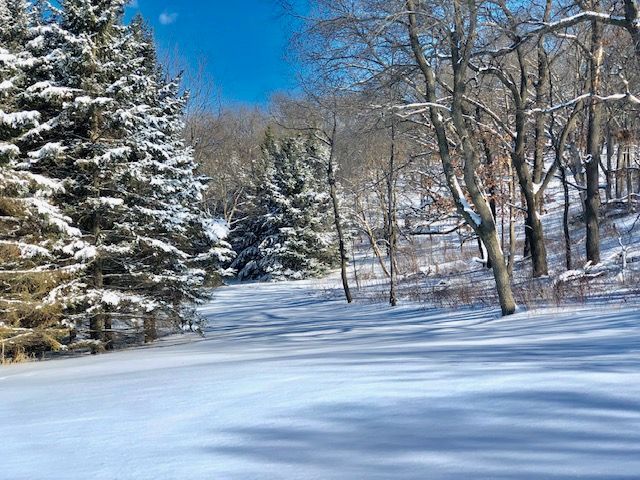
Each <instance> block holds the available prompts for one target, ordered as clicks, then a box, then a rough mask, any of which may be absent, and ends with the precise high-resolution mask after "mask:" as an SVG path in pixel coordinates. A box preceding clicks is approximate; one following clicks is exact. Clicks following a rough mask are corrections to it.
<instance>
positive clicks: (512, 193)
mask: <svg viewBox="0 0 640 480" xmlns="http://www.w3.org/2000/svg"><path fill="white" fill-rule="evenodd" d="M513 177H514V173H513V166H512V165H511V162H509V199H510V202H509V264H508V266H507V271H508V273H509V277H513V268H514V266H515V263H516V240H517V238H516V207H515V205H516V181H515V178H513Z"/></svg>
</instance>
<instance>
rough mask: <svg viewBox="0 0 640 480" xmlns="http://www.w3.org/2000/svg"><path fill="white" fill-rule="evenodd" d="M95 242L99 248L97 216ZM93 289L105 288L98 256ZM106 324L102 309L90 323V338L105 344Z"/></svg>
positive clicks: (94, 219) (100, 260) (96, 220)
mask: <svg viewBox="0 0 640 480" xmlns="http://www.w3.org/2000/svg"><path fill="white" fill-rule="evenodd" d="M92 234H93V241H94V245H95V246H97V245H98V243H99V238H100V217H99V216H98V215H97V214H96V215H94V218H93V231H92ZM93 287H94V288H95V289H96V290H102V289H103V288H104V276H103V272H102V259H101V258H100V255H99V254H98V255H97V256H96V258H95V260H94V262H93ZM105 324H106V314H105V312H104V310H103V307H100V308H99V309H98V311H96V312H95V313H94V314H93V316H92V317H91V320H90V322H89V330H90V334H89V336H90V337H91V339H93V340H98V341H100V342H105V341H106V338H105V334H104V329H105Z"/></svg>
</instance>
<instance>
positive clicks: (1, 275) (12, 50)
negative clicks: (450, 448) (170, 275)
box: [0, 0, 80, 356]
mask: <svg viewBox="0 0 640 480" xmlns="http://www.w3.org/2000/svg"><path fill="white" fill-rule="evenodd" d="M41 27H42V19H41V18H40V17H39V15H38V11H37V10H35V9H34V8H32V6H31V5H30V4H29V3H28V2H26V1H25V0H2V1H0V339H4V340H3V347H4V348H3V350H4V354H5V355H14V356H15V355H17V354H19V353H21V352H25V353H31V352H37V351H40V350H46V349H50V348H54V349H55V348H60V347H61V346H62V345H61V344H60V341H61V340H64V339H67V340H68V336H69V333H70V332H69V329H68V328H67V327H68V326H69V323H68V321H67V313H68V306H69V303H70V302H71V298H72V296H73V294H74V293H75V288H74V285H75V271H76V263H77V262H76V261H75V259H74V258H73V255H72V252H70V250H69V246H70V245H71V244H73V242H75V241H76V240H77V238H76V237H77V236H78V235H79V233H80V232H79V231H78V229H76V228H74V227H72V226H71V225H70V219H69V218H68V217H66V216H64V215H63V214H62V212H61V211H60V209H58V208H57V207H56V206H55V205H53V203H52V198H53V196H54V195H56V194H57V193H59V192H61V191H62V190H63V189H64V187H63V185H62V184H61V183H60V182H58V181H55V180H54V179H52V178H49V177H48V176H46V175H42V174H37V173H34V172H32V171H30V169H29V168H28V167H29V166H30V165H31V164H32V163H33V162H35V161H37V158H38V157H37V155H34V152H33V151H30V149H29V141H28V140H29V137H30V136H32V135H35V134H37V132H39V131H43V130H46V124H45V123H44V122H43V120H44V119H45V117H46V112H45V111H43V110H44V109H43V108H42V107H43V102H41V101H39V100H38V99H37V98H35V97H34V95H33V91H34V90H37V88H38V85H37V84H38V82H39V80H40V78H39V75H40V74H42V72H43V71H46V70H47V61H46V59H45V58H44V57H41V56H39V55H37V53H36V52H33V51H32V47H33V46H34V45H36V44H38V43H39V41H40V29H41Z"/></svg>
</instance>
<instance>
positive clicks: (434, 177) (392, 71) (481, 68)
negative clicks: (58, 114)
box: [192, 0, 640, 315]
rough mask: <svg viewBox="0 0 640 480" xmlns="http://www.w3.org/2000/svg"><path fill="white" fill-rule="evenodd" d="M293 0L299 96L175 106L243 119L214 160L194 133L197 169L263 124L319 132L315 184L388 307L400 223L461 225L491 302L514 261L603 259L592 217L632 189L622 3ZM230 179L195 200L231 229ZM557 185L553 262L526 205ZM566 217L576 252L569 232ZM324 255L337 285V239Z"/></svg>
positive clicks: (510, 300)
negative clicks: (326, 169) (485, 274)
mask: <svg viewBox="0 0 640 480" xmlns="http://www.w3.org/2000/svg"><path fill="white" fill-rule="evenodd" d="M310 5H311V7H310V11H309V12H305V14H304V15H303V17H302V21H301V24H302V26H301V28H300V31H299V33H298V34H297V36H296V37H295V38H294V42H293V47H294V53H295V54H296V55H297V56H298V59H299V60H300V61H301V62H302V63H303V65H304V66H305V68H304V69H303V70H304V71H303V72H302V75H303V82H302V88H303V90H304V94H303V95H301V96H297V97H294V98H284V97H281V98H275V99H274V101H273V102H272V106H271V112H270V114H269V115H261V114H260V113H259V112H255V111H254V112H251V111H236V112H234V113H230V112H222V113H220V114H219V115H218V116H215V115H205V116H201V117H200V118H196V119H192V122H193V125H194V126H195V125H199V126H200V128H202V126H203V125H209V126H210V131H219V130H216V129H222V130H224V129H225V128H226V127H225V126H226V125H231V124H235V125H243V127H245V128H247V130H246V132H245V133H246V137H244V138H247V140H248V142H247V144H245V145H244V147H243V148H242V149H236V148H234V147H233V145H231V143H229V142H226V141H224V139H220V141H219V142H218V143H217V145H218V146H221V147H222V149H223V150H225V149H229V151H233V152H236V153H235V154H237V155H236V157H234V158H236V161H235V164H234V165H233V166H231V165H228V164H227V162H226V161H225V160H222V161H220V162H219V163H216V162H218V160H216V158H218V156H217V155H216V154H212V155H209V156H207V154H206V153H205V151H206V148H204V147H203V148H202V149H201V151H200V154H201V155H203V157H207V158H206V159H205V160H204V162H203V163H204V165H205V168H207V165H211V164H213V163H216V165H217V167H216V168H218V169H220V170H221V171H226V168H227V167H230V168H234V169H235V171H236V172H241V171H246V169H245V167H246V165H245V167H243V162H242V160H239V159H241V158H242V156H243V155H245V156H246V158H255V147H254V151H253V152H251V151H249V150H250V148H249V147H247V145H254V146H255V145H259V142H257V143H256V142H252V141H251V139H252V138H256V136H257V137H259V136H260V133H259V132H261V131H264V128H265V124H270V125H271V128H276V129H279V132H280V133H281V135H283V136H285V137H286V136H288V135H294V136H295V135H304V136H307V137H309V138H313V139H314V141H316V142H318V143H319V144H322V145H324V146H325V148H327V149H328V152H329V155H328V157H330V158H332V159H333V164H334V165H333V166H332V168H331V169H330V171H331V172H332V173H331V174H330V175H329V176H328V177H327V180H328V181H329V183H327V184H326V188H329V185H330V184H331V183H332V182H331V180H329V178H331V177H335V178H337V180H338V183H339V184H340V185H339V188H338V190H339V196H340V197H341V202H342V203H343V204H346V206H345V207H344V208H342V209H341V211H342V212H343V213H342V217H343V220H344V219H345V218H344V217H346V222H344V223H345V224H346V227H347V230H349V232H351V233H352V234H353V233H356V234H357V235H360V236H365V237H366V238H368V240H369V242H370V246H371V249H372V250H373V251H374V252H376V257H377V258H378V260H379V262H380V268H381V269H382V271H383V272H384V274H385V275H386V276H388V277H389V279H390V283H391V286H392V288H391V292H390V302H391V303H394V302H395V301H396V300H397V299H396V298H395V297H396V294H395V293H394V288H393V286H394V283H395V279H394V276H395V275H396V274H397V271H398V268H397V260H396V258H395V257H396V255H397V251H398V239H399V237H401V236H402V235H423V234H428V235H440V234H445V233H447V232H452V231H459V232H462V231H469V232H470V235H471V236H472V237H473V238H475V239H476V240H477V242H478V250H479V252H480V258H479V261H481V262H482V263H483V265H485V266H486V267H488V268H491V270H492V272H493V276H494V279H495V283H496V293H497V297H498V300H499V303H500V306H501V309H502V312H503V314H505V315H508V314H511V313H513V312H514V311H515V309H516V302H515V298H514V294H513V288H512V284H513V279H514V275H515V274H525V275H528V276H530V277H531V278H534V279H535V278H545V277H547V276H548V275H549V274H552V273H556V274H559V273H561V272H562V271H563V270H571V269H573V268H578V267H582V266H584V265H585V264H586V265H587V266H596V265H598V264H599V263H600V262H601V261H602V260H603V259H602V255H601V235H602V232H601V230H602V228H601V221H602V218H603V216H604V215H606V214H609V213H610V212H613V210H616V209H617V210H621V211H627V212H628V211H633V210H634V209H635V208H637V201H638V193H639V191H640V175H639V173H640V171H639V167H640V164H639V162H638V148H637V144H638V141H637V138H638V109H639V107H640V99H639V97H638V91H639V90H640V79H639V78H638V73H639V72H640V70H639V68H638V66H639V63H638V62H639V60H640V55H639V52H640V50H639V49H638V45H639V44H638V40H639V36H638V25H639V24H640V20H639V18H638V4H637V2H636V1H635V0H620V1H604V0H589V1H577V2H576V1H560V0H544V1H540V2H526V3H522V2H516V1H514V2H509V1H506V0H488V1H474V0H455V1H453V2H448V1H447V2H444V1H438V0H415V1H403V0H394V1H378V0H336V1H334V0H332V1H325V0H315V1H313V2H311V3H310ZM305 72H306V73H305ZM194 128H196V127H194ZM205 129H206V128H205ZM237 131H238V132H240V133H239V135H240V136H243V135H245V133H242V132H243V130H237ZM205 136H206V135H205ZM236 141H237V138H236ZM243 149H244V152H243V151H242V150H243ZM234 178H235V179H236V184H235V185H234V186H231V185H230V184H229V183H227V182H224V190H225V191H224V192H223V191H222V189H221V190H220V191H218V190H217V187H214V188H213V189H212V190H210V191H209V195H210V196H209V201H210V202H211V205H212V208H214V209H217V211H219V212H220V213H221V214H224V215H225V217H226V218H227V220H228V221H229V222H230V223H231V224H232V226H233V225H234V224H235V222H241V220H240V218H239V217H241V216H242V205H244V204H245V203H246V201H247V198H246V197H244V196H243V195H244V193H245V192H246V190H245V185H246V183H245V182H243V181H242V180H241V178H242V175H239V176H237V175H236V176H235V177H234ZM335 178H334V182H333V183H334V184H335ZM558 186H559V187H560V189H561V190H560V191H561V192H563V196H564V218H563V236H564V249H563V250H564V251H563V253H564V262H563V264H562V265H560V264H552V263H551V262H552V261H551V257H550V254H549V252H548V248H549V242H548V240H547V236H548V235H549V232H548V228H549V226H548V225H545V219H544V212H545V210H546V208H547V202H548V198H549V195H550V189H551V188H553V189H557V188H558ZM229 187H231V188H229ZM554 191H556V190H554ZM338 200H340V199H338ZM573 206H577V207H578V208H579V213H577V214H572V213H571V211H572V207H573ZM336 212H337V213H338V215H335V216H334V218H338V225H340V211H339V210H337V211H336ZM399 215H400V217H402V218H399ZM576 218H577V219H579V221H580V222H582V225H583V229H582V231H583V232H584V234H583V235H584V237H585V241H584V252H577V251H576V248H575V244H576V243H577V241H578V239H577V238H575V234H573V235H574V238H572V232H571V229H570V224H571V223H572V222H573V221H575V219H576ZM445 220H446V221H445ZM410 222H411V223H410ZM444 224H446V226H445V227H443V225H444ZM520 232H522V234H523V237H524V245H523V246H522V251H517V249H518V248H519V247H518V246H517V245H518V242H517V240H518V235H519V234H520ZM334 234H335V235H336V236H338V234H337V231H336V230H335V228H334ZM345 241H346V242H348V241H349V238H348V235H347V236H346V237H345V238H343V242H342V243H343V244H344V243H345ZM620 242H621V243H622V242H623V240H622V238H620ZM343 247H344V246H343ZM340 251H341V252H339V253H338V254H337V255H336V258H337V259H338V260H340V259H341V260H342V261H341V263H342V265H343V279H345V295H346V297H347V298H350V294H349V291H348V290H349V289H348V285H347V282H346V274H345V273H344V272H345V270H346V268H347V261H346V259H347V252H346V249H345V248H341V249H340ZM520 258H522V259H524V260H525V261H519V260H518V259H520Z"/></svg>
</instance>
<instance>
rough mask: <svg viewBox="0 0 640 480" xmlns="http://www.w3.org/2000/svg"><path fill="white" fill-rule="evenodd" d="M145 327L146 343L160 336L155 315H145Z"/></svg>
mask: <svg viewBox="0 0 640 480" xmlns="http://www.w3.org/2000/svg"><path fill="white" fill-rule="evenodd" d="M143 329H144V343H151V342H153V341H155V340H156V339H157V338H158V331H157V328H156V319H155V318H154V317H153V316H151V315H147V316H146V317H144V325H143Z"/></svg>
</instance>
